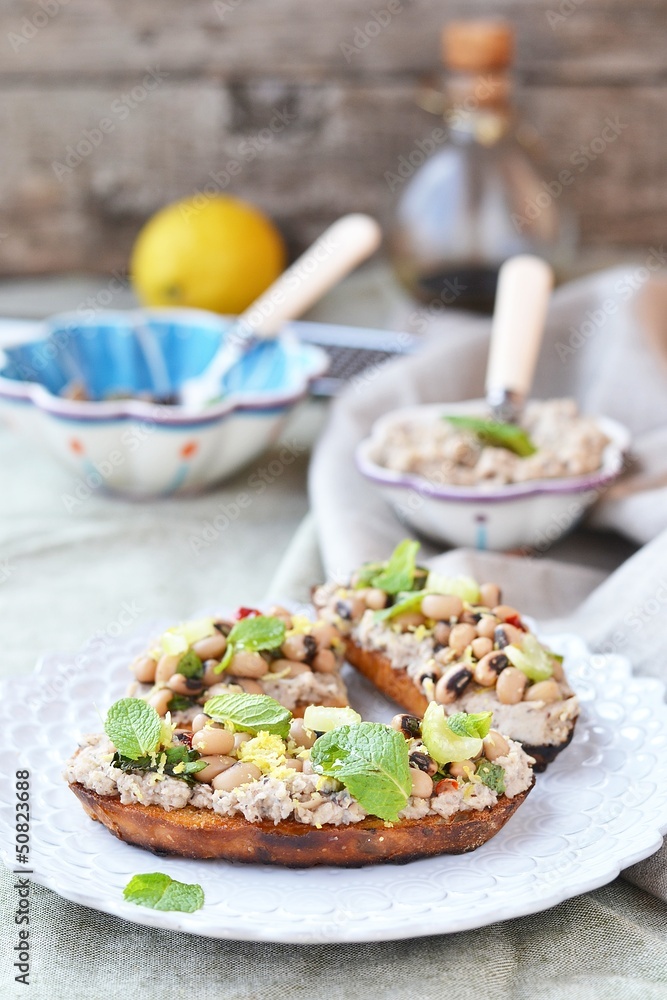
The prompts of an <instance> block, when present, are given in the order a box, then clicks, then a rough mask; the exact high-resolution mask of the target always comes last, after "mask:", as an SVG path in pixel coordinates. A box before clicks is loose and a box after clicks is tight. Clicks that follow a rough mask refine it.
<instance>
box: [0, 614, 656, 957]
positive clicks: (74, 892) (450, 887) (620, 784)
mask: <svg viewBox="0 0 667 1000" xmlns="http://www.w3.org/2000/svg"><path fill="white" fill-rule="evenodd" d="M150 633H151V634H155V629H154V628H153V629H151V630H150ZM146 639H147V635H146V634H145V633H144V634H142V635H134V636H132V637H131V638H130V639H124V640H118V641H115V642H113V643H107V644H106V645H103V644H101V643H99V642H98V643H97V644H95V643H91V644H90V645H89V646H88V648H87V649H86V650H84V652H83V653H80V654H79V655H78V656H76V655H69V656H64V655H63V656H53V657H49V658H48V659H46V660H45V661H44V662H43V663H42V664H41V666H40V668H39V670H38V672H37V674H34V675H33V676H31V677H27V678H24V679H21V680H11V681H7V682H5V683H4V684H3V685H2V686H1V688H0V726H1V727H2V732H3V734H4V741H3V743H4V746H5V747H6V748H14V750H9V752H8V751H7V750H6V751H5V752H3V754H2V756H1V758H0V775H1V777H2V781H3V783H4V787H5V788H7V789H8V790H9V789H11V787H12V784H13V777H14V771H15V770H16V768H18V767H27V768H29V769H30V770H31V772H32V779H31V781H32V801H31V809H32V842H31V848H32V853H31V868H32V869H33V870H34V875H33V878H34V879H35V880H36V881H38V882H40V883H41V884H43V885H45V886H48V887H49V888H50V889H53V890H54V891H55V892H57V893H59V894H60V895H61V896H64V897H66V898H67V899H71V900H74V901H75V902H77V903H81V904H84V905H86V906H91V907H93V908H95V909H98V910H102V911H104V912H106V913H112V914H115V915H116V916H119V917H123V918H125V919H126V920H132V921H135V922H136V923H140V924H145V925H147V926H151V927H162V928H167V929H170V930H174V931H187V932H189V933H192V934H204V935H208V936H210V937H217V938H237V939H244V940H250V941H279V942H294V943H297V944H304V943H317V942H349V941H383V940H391V939H394V938H406V937H414V936H419V935H426V934H445V933H452V932H454V931H462V930H468V929H470V928H475V927H482V926H484V925H486V924H489V923H492V922H494V921H496V920H507V919H509V918H511V917H518V916H522V915H524V914H527V913H534V912H537V911H540V910H544V909H546V908H547V907H550V906H554V905H555V904H556V903H559V902H561V901H562V900H563V899H567V898H569V897H570V896H575V895H578V894H579V893H582V892H587V891H589V890H591V889H594V888H596V887H597V886H600V885H604V884H605V883H606V882H609V881H611V879H613V878H615V876H616V875H617V874H618V873H619V871H620V870H621V869H622V868H625V867H627V866H628V865H631V864H633V863H634V862H636V861H639V860H641V859H642V858H645V857H647V856H648V855H650V854H652V853H653V852H654V851H656V850H657V849H658V848H659V847H660V844H661V841H662V837H661V834H662V833H664V832H667V706H666V705H665V704H664V701H663V699H664V687H663V685H661V684H660V683H658V682H657V681H654V680H647V679H643V678H637V677H632V675H631V671H630V666H629V664H628V663H627V661H626V660H624V659H623V658H622V657H618V656H592V655H591V654H590V653H589V652H588V651H587V650H586V648H585V646H584V645H583V643H582V642H581V641H580V640H579V639H577V638H576V637H574V636H568V635H559V636H552V637H550V638H549V641H550V642H551V644H552V646H553V647H554V648H555V649H557V650H558V651H559V652H562V653H564V654H565V655H566V661H567V670H568V676H569V677H570V679H571V681H572V683H573V686H574V687H575V689H576V690H577V693H578V694H579V696H580V698H581V701H582V707H583V712H582V717H581V719H580V720H579V723H578V726H577V730H576V735H575V738H574V740H573V742H572V744H571V745H570V747H569V748H568V749H567V750H566V751H565V752H564V753H563V754H561V756H560V757H559V758H558V760H557V761H556V763H554V764H552V765H551V767H550V768H549V769H548V771H547V772H546V773H545V774H542V775H538V776H537V784H536V787H535V788H534V790H533V791H532V792H531V794H530V795H529V796H528V799H527V800H526V802H525V804H524V805H523V806H521V808H520V809H519V810H518V812H517V813H516V814H515V815H514V817H513V818H512V819H511V820H510V822H509V823H508V824H507V826H506V827H505V828H504V829H503V830H502V831H501V832H500V833H499V834H498V835H497V836H496V837H494V839H493V840H491V841H490V842H489V843H488V844H486V845H485V846H484V847H482V848H480V849H479V850H477V851H475V852H474V853H472V854H464V855H459V856H457V857H446V856H445V857H441V858H434V859H429V860H424V861H416V862H412V863H411V864H408V865H405V866H393V865H378V866H375V867H367V868H357V869H342V868H313V869H309V870H301V871H292V870H289V869H285V868H271V867H259V866H245V865H240V864H228V863H225V862H221V861H189V860H185V859H175V858H160V857H155V856H154V855H152V854H150V853H148V852H146V851H143V850H140V849H139V848H136V847H130V846H129V845H127V844H124V843H122V842H121V841H119V840H116V839H115V837H113V836H112V835H111V834H110V833H108V832H107V830H106V829H105V828H104V827H102V826H100V825H99V824H97V823H93V822H92V821H91V820H89V819H88V817H87V816H86V815H85V813H84V812H83V810H82V808H81V806H80V805H79V803H78V802H77V800H76V799H75V798H74V796H73V795H72V793H71V792H70V791H69V789H68V788H67V785H66V784H65V782H64V781H63V779H62V777H61V772H62V768H63V763H64V761H65V760H66V758H67V757H68V756H69V755H70V753H71V752H72V750H73V749H74V747H75V745H76V737H77V735H78V734H79V733H81V732H92V731H98V730H99V729H100V728H101V723H100V715H103V714H104V712H105V711H106V708H107V707H108V705H109V704H110V703H111V702H113V701H114V700H115V699H116V698H118V697H121V696H122V695H123V694H124V693H125V688H126V685H127V681H128V676H129V675H128V670H127V664H128V662H129V661H130V658H131V657H132V656H134V655H135V654H136V653H137V652H139V651H140V649H141V648H142V647H144V645H145V641H146ZM348 669H349V668H348ZM347 679H348V682H349V687H350V695H351V700H352V702H353V703H354V704H355V705H356V707H357V708H358V709H359V710H360V711H361V712H362V713H363V714H364V717H367V718H375V719H378V720H385V721H386V720H388V718H389V717H390V716H391V715H392V714H393V709H392V708H391V706H390V704H389V702H387V701H386V700H384V699H383V698H382V697H381V696H379V695H378V694H377V693H376V692H375V691H374V689H372V687H371V686H370V685H369V684H367V683H366V682H365V681H364V680H363V679H362V678H360V677H358V675H356V674H354V673H353V672H352V671H350V672H349V674H348V678H347ZM9 798H10V796H9V795H4V796H3V800H4V801H3V804H2V806H1V807H0V838H1V843H2V856H3V860H4V861H5V863H6V864H7V865H8V866H10V867H12V868H15V867H17V866H16V865H15V863H14V856H13V853H12V852H11V849H10V845H11V844H12V843H13V841H14V836H13V832H14V831H13V826H14V813H13V809H12V806H11V804H10V802H9V801H8V799H9ZM153 871H162V872H166V873H167V874H169V875H171V876H173V877H174V878H177V879H180V880H181V881H184V882H199V883H200V884H201V885H202V887H203V889H204V892H205V895H206V903H205V905H204V907H203V908H202V909H201V910H199V911H198V912H197V913H193V914H182V913H161V912H158V911H155V910H149V909H144V908H142V907H138V906H135V905H133V904H130V903H126V902H125V901H124V900H123V895H122V890H123V887H124V886H125V885H126V883H127V882H128V880H129V879H130V877H131V876H132V875H134V874H136V873H138V872H153Z"/></svg>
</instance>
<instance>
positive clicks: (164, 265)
mask: <svg viewBox="0 0 667 1000" xmlns="http://www.w3.org/2000/svg"><path fill="white" fill-rule="evenodd" d="M285 262H286V251H285V244H284V243H283V240H282V237H281V235H280V233H279V232H278V230H277V229H276V227H275V226H274V225H273V223H272V222H271V221H270V219H268V218H267V217H266V216H265V215H263V214H262V212H260V211H259V210H258V209H257V208H255V207H254V206H253V205H249V204H248V203H247V202H245V201H241V200H239V199H238V198H231V197H229V196H228V195H215V196H209V195H203V194H198V195H195V196H194V197H193V198H188V199H186V200H184V201H177V202H174V203H173V204H171V205H167V206H166V207H165V208H163V209H161V210H160V211H159V212H157V213H156V214H155V215H154V216H153V217H152V218H151V219H149V220H148V222H147V223H146V225H145V226H144V227H143V229H142V230H141V232H140V233H139V235H138V237H137V240H136V243H135V244H134V248H133V250H132V258H131V262H130V271H131V274H132V283H133V285H134V289H135V291H136V293H137V295H138V297H139V299H140V301H141V302H142V303H143V304H144V305H147V306H185V307H191V308H197V309H209V310H211V311H213V312H220V313H232V314H236V313H240V312H243V310H244V309H245V308H246V307H247V306H249V305H250V304H251V303H252V302H253V301H254V300H255V299H256V298H257V296H258V295H261V293H262V292H263V291H264V290H265V289H266V288H268V286H269V285H270V284H271V282H272V281H274V280H275V279H276V278H277V277H278V275H279V274H280V273H281V272H282V271H283V270H284V268H285Z"/></svg>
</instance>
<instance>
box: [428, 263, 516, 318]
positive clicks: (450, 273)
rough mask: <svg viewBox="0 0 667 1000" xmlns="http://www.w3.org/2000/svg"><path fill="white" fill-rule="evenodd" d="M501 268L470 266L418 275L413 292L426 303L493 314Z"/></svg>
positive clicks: (432, 305) (433, 305) (433, 306)
mask: <svg viewBox="0 0 667 1000" xmlns="http://www.w3.org/2000/svg"><path fill="white" fill-rule="evenodd" d="M498 270H499V268H498V267H484V266H475V265H473V266H468V267H466V266H465V265H462V266H461V267H456V268H451V269H450V270H446V271H438V272H437V273H436V274H425V275H420V276H418V277H417V279H416V282H415V284H414V285H413V287H412V289H411V291H412V292H413V293H414V294H415V295H416V296H417V297H418V298H419V299H420V301H421V302H423V303H424V304H425V305H430V306H431V307H432V308H435V309H437V308H442V305H445V306H450V307H451V308H452V309H468V310H469V311H470V312H477V313H492V312H493V306H494V303H495V301H496V286H497V284H498Z"/></svg>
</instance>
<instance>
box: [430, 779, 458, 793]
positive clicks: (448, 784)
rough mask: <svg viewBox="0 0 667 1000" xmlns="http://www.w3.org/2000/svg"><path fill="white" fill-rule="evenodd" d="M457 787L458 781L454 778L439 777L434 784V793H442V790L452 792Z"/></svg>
mask: <svg viewBox="0 0 667 1000" xmlns="http://www.w3.org/2000/svg"><path fill="white" fill-rule="evenodd" d="M458 787H459V783H458V781H455V780H454V778H441V779H440V781H439V782H438V784H437V785H436V786H435V794H436V795H442V793H443V792H453V791H455V790H456V789H457V788H458Z"/></svg>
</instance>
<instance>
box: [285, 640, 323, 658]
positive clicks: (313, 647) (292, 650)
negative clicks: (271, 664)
mask: <svg viewBox="0 0 667 1000" xmlns="http://www.w3.org/2000/svg"><path fill="white" fill-rule="evenodd" d="M281 651H282V654H283V656H284V657H285V659H286V660H300V661H301V662H304V661H305V660H308V661H310V660H311V659H312V658H313V656H315V654H316V652H317V640H316V639H314V638H313V636H312V635H305V634H303V633H299V634H297V635H288V636H287V638H286V639H285V641H284V643H283V644H282V647H281Z"/></svg>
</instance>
